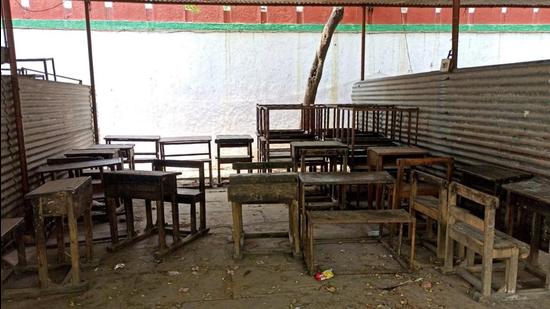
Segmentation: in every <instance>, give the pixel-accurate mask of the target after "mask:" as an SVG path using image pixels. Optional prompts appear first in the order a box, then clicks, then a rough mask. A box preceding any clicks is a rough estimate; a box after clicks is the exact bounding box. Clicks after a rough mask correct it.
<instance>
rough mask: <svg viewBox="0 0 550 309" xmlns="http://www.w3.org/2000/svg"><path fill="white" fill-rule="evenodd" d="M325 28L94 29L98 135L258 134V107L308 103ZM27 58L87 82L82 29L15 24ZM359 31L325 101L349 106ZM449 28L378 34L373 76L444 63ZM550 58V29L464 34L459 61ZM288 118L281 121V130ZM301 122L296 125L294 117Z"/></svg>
mask: <svg viewBox="0 0 550 309" xmlns="http://www.w3.org/2000/svg"><path fill="white" fill-rule="evenodd" d="M319 38H320V34H319V33H221V32H213V33H200V32H174V33H166V32H94V33H93V46H94V59H95V70H96V83H97V100H98V111H99V126H100V134H101V135H102V136H103V135H107V134H159V135H162V136H177V135H199V134H201V135H202V134H206V135H216V134H224V133H247V134H254V133H255V121H256V120H255V105H256V103H298V102H300V101H301V99H302V97H303V93H304V88H305V84H306V78H307V76H308V73H309V69H310V65H311V63H312V60H313V56H314V53H315V50H316V47H317V44H318V41H319ZM15 39H16V44H17V55H18V57H19V58H30V57H54V58H55V61H56V67H57V72H58V73H59V74H63V75H68V76H73V77H77V78H81V79H83V80H84V81H85V82H86V83H88V80H89V78H88V74H89V73H88V61H87V50H86V36H85V33H84V32H83V31H71V30H64V31H60V30H21V29H19V30H16V32H15ZM359 45H360V35H359V34H355V33H338V34H337V35H336V36H335V37H334V39H333V42H332V46H331V48H330V50H329V53H328V57H327V61H326V63H325V71H324V74H323V79H322V82H321V85H320V88H319V92H318V99H317V102H319V103H345V102H350V101H351V99H350V94H351V87H352V84H353V83H354V82H355V81H357V80H358V78H359V56H360V48H359ZM450 46H451V41H450V34H449V33H414V34H413V33H408V34H403V33H376V34H369V35H368V41H367V50H366V53H367V74H368V75H369V76H372V77H380V76H385V75H397V74H405V73H417V72H423V71H432V70H438V69H439V63H440V60H441V59H442V58H444V57H446V56H447V53H448V50H449V49H450ZM548 58H550V33H492V34H491V33H485V34H484V33H463V34H461V36H460V59H459V67H466V66H479V65H487V64H498V63H507V62H519V61H528V60H538V59H548ZM289 118H292V117H291V116H288V115H282V116H280V117H278V119H273V120H272V123H278V124H279V125H280V126H281V127H283V124H284V123H288V122H289ZM293 121H296V119H294V120H293Z"/></svg>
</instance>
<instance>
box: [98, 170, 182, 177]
mask: <svg viewBox="0 0 550 309" xmlns="http://www.w3.org/2000/svg"><path fill="white" fill-rule="evenodd" d="M180 174H181V172H163V171H139V170H122V171H112V172H111V171H109V172H105V173H104V176H110V175H124V176H136V177H158V178H161V177H165V176H172V175H180Z"/></svg>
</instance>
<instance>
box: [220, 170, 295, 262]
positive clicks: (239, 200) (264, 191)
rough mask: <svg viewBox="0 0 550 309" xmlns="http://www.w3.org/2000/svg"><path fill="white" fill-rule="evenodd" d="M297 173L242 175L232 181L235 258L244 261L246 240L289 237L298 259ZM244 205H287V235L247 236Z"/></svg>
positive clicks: (256, 234)
mask: <svg viewBox="0 0 550 309" xmlns="http://www.w3.org/2000/svg"><path fill="white" fill-rule="evenodd" d="M296 185H297V177H296V173H275V174H240V175H231V176H230V177H229V186H228V188H227V197H228V200H229V201H230V202H231V209H232V214H233V229H232V232H233V248H234V253H233V257H234V258H236V259H240V258H242V250H241V249H242V246H243V245H244V239H245V237H249V238H265V237H288V238H289V240H290V245H291V251H292V254H293V255H294V256H295V257H297V256H299V255H300V254H301V253H300V246H299V235H298V207H297V206H298V201H297V200H296V198H297V194H296V193H297V192H296ZM243 204H287V205H288V212H289V216H288V222H289V231H288V234H282V235H281V233H274V232H262V233H245V232H244V229H243V214H242V205H243Z"/></svg>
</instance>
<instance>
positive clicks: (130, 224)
mask: <svg viewBox="0 0 550 309" xmlns="http://www.w3.org/2000/svg"><path fill="white" fill-rule="evenodd" d="M124 210H125V213H126V232H127V233H128V239H132V238H134V236H135V231H134V205H133V203H132V199H131V198H125V199H124Z"/></svg>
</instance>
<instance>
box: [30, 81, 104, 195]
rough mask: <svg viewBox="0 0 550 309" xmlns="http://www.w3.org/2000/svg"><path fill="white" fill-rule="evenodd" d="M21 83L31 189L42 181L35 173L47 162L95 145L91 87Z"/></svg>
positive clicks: (39, 82) (33, 82)
mask: <svg viewBox="0 0 550 309" xmlns="http://www.w3.org/2000/svg"><path fill="white" fill-rule="evenodd" d="M19 83H20V93H21V113H22V115H23V128H24V132H25V146H26V150H27V164H28V169H29V185H30V187H31V189H32V188H34V187H36V185H37V184H38V181H39V177H38V176H39V175H36V173H35V170H36V168H37V167H38V166H40V165H42V164H44V163H46V159H47V158H49V157H52V156H56V155H62V154H63V153H64V152H66V151H67V150H70V149H74V148H79V147H85V146H89V145H91V144H92V143H93V140H94V130H93V120H92V107H91V99H90V87H88V86H83V85H77V84H68V83H60V82H51V81H43V80H34V79H26V78H22V79H20V82H19Z"/></svg>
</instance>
